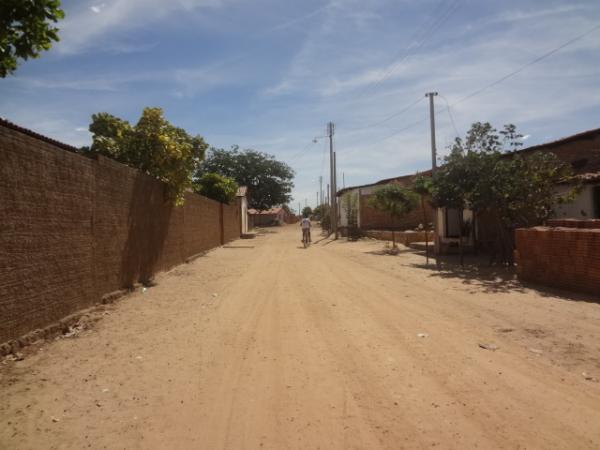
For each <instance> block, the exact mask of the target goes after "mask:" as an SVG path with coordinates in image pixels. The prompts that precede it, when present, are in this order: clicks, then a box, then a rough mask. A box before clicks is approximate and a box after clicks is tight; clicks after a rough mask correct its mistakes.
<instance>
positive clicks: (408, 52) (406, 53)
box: [355, 0, 461, 101]
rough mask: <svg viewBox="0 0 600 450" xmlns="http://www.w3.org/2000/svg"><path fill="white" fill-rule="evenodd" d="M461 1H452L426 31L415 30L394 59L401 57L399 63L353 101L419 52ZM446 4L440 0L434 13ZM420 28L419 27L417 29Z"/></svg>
mask: <svg viewBox="0 0 600 450" xmlns="http://www.w3.org/2000/svg"><path fill="white" fill-rule="evenodd" d="M460 1H461V0H454V3H452V4H451V5H450V7H449V8H448V9H446V10H445V12H443V13H442V14H441V15H440V16H439V17H437V19H434V21H433V22H432V23H431V24H430V25H429V27H428V28H427V29H426V30H417V32H416V33H414V34H413V35H412V36H411V38H410V39H409V40H410V41H411V43H410V44H409V45H408V46H407V47H406V48H404V49H403V50H402V52H400V53H398V54H397V55H396V57H398V56H400V55H402V54H403V55H402V57H401V58H400V60H399V61H396V62H395V63H393V65H392V66H391V67H390V68H389V69H388V70H387V71H386V72H385V73H384V74H383V75H382V76H381V77H380V78H379V79H377V80H376V81H372V82H371V83H369V84H368V85H367V86H366V87H365V88H364V89H363V90H362V91H361V92H360V93H359V94H358V96H357V97H356V98H355V101H357V100H359V99H361V98H362V97H364V95H365V94H366V93H367V92H368V91H370V90H372V89H374V88H376V87H377V86H379V85H380V84H381V83H383V82H384V81H385V80H387V79H388V78H389V77H390V76H391V75H392V74H393V73H394V72H395V71H396V70H397V69H398V68H399V67H400V66H401V65H402V63H404V61H406V60H407V59H408V58H409V57H410V56H412V55H413V54H414V53H415V52H416V51H418V50H420V49H421V47H423V45H424V44H425V43H426V42H427V41H428V40H429V39H430V38H431V37H432V36H433V35H434V34H435V32H436V31H437V30H438V29H439V28H440V27H441V25H442V24H443V23H444V22H445V21H446V20H448V19H449V18H450V16H451V15H452V14H454V13H455V12H456V11H457V10H458V4H459V3H460ZM445 2H446V0H442V1H441V2H440V3H438V4H437V5H436V7H435V8H434V11H436V10H437V9H439V7H441V5H443V4H444V3H445ZM427 22H428V20H426V21H425V22H423V23H422V26H423V25H426V23H427ZM419 28H421V27H419ZM415 39H420V42H418V44H417V45H416V47H413V43H412V41H414V40H415Z"/></svg>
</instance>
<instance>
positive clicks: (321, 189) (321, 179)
mask: <svg viewBox="0 0 600 450" xmlns="http://www.w3.org/2000/svg"><path fill="white" fill-rule="evenodd" d="M318 204H319V205H322V204H323V176H322V175H321V176H320V177H319V202H318Z"/></svg>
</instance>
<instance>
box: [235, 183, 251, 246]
mask: <svg viewBox="0 0 600 450" xmlns="http://www.w3.org/2000/svg"><path fill="white" fill-rule="evenodd" d="M247 193H248V188H247V187H246V186H240V187H239V189H238V191H237V194H236V197H237V200H238V202H239V205H240V217H241V219H242V224H241V228H242V230H241V231H242V233H241V234H247V233H248V197H247V196H246V194H247Z"/></svg>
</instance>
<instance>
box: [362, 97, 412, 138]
mask: <svg viewBox="0 0 600 450" xmlns="http://www.w3.org/2000/svg"><path fill="white" fill-rule="evenodd" d="M423 98H424V97H423V96H419V98H418V99H416V100H415V101H414V102H412V103H410V104H409V105H407V106H406V107H404V108H403V109H401V110H400V111H398V112H395V113H394V114H392V115H390V116H387V117H386V118H384V119H381V120H379V121H377V122H374V123H372V124H369V125H365V126H362V127H359V128H351V129H350V131H360V130H364V129H366V128H372V127H376V126H378V125H381V124H382V123H385V122H388V121H389V120H391V119H393V118H394V117H398V116H400V115H402V114H404V113H405V112H407V111H408V110H409V109H411V108H412V107H414V106H415V105H417V104H418V103H419V102H421V101H422V100H423Z"/></svg>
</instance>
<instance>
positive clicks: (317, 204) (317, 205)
mask: <svg viewBox="0 0 600 450" xmlns="http://www.w3.org/2000/svg"><path fill="white" fill-rule="evenodd" d="M315 205H316V206H315V208H318V207H319V193H318V192H317V203H315Z"/></svg>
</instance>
